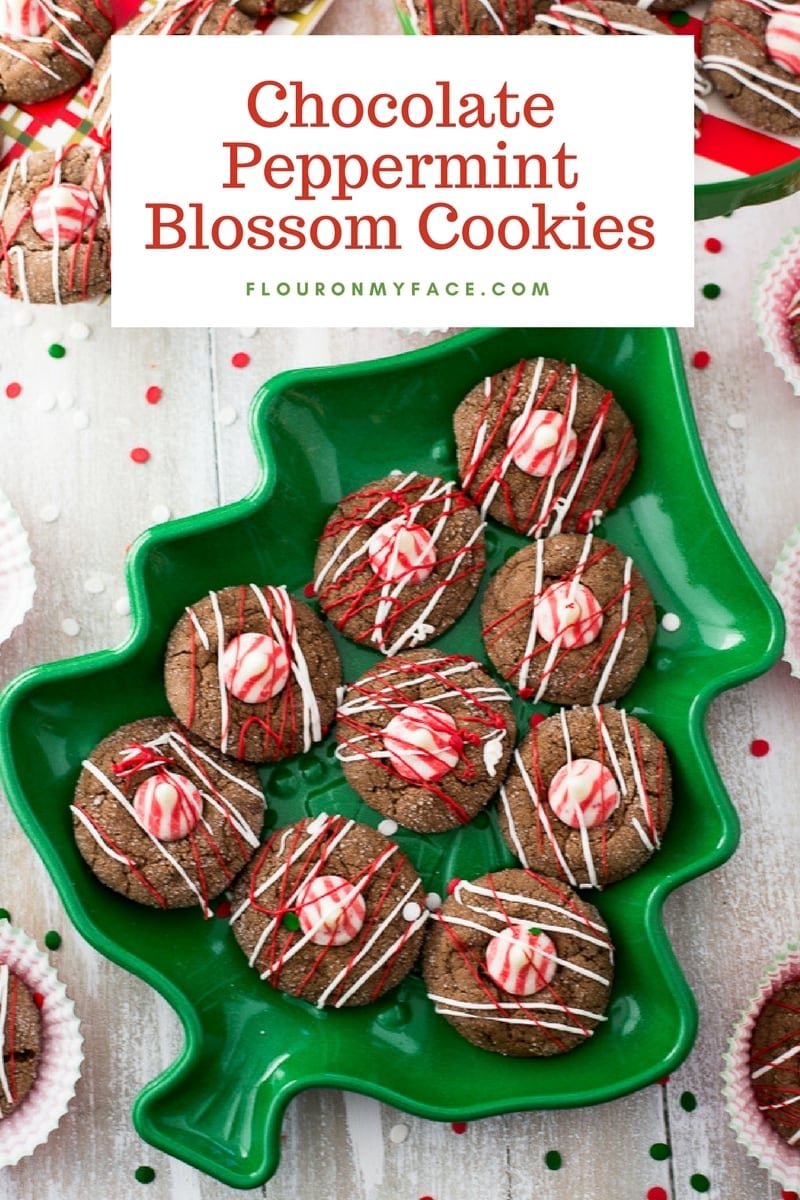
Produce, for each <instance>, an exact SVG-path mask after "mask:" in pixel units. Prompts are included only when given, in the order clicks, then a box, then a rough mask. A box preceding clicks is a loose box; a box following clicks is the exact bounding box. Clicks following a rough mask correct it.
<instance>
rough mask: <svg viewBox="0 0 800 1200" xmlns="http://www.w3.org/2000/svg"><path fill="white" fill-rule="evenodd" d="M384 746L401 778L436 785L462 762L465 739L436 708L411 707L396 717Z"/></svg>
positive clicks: (436, 706)
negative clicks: (461, 756)
mask: <svg viewBox="0 0 800 1200" xmlns="http://www.w3.org/2000/svg"><path fill="white" fill-rule="evenodd" d="M383 744H384V746H385V748H386V750H387V751H388V752H389V761H390V762H391V764H392V766H393V767H394V769H395V771H396V772H397V774H398V775H400V776H401V777H402V778H403V779H408V780H409V781H410V782H411V783H435V782H436V780H437V779H441V778H442V776H443V775H446V774H447V772H448V771H450V770H452V768H453V767H454V766H455V765H456V763H457V762H458V759H459V756H460V753H461V735H460V734H459V732H458V726H457V725H456V723H455V721H454V720H453V718H452V717H451V716H450V714H449V713H448V712H445V710H444V709H443V708H439V706H438V705H436V704H409V705H408V706H407V707H406V708H404V709H402V710H401V712H399V713H398V714H397V715H396V716H394V717H392V719H391V721H390V722H389V724H388V725H387V726H386V728H385V729H384V731H383Z"/></svg>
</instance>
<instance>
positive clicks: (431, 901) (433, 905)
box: [425, 892, 442, 912]
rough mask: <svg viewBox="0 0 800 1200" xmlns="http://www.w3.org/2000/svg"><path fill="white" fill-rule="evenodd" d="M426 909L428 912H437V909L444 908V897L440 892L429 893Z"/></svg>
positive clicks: (426, 899) (426, 898)
mask: <svg viewBox="0 0 800 1200" xmlns="http://www.w3.org/2000/svg"><path fill="white" fill-rule="evenodd" d="M425 907H426V908H427V910H428V912H436V910H437V909H439V908H441V907H442V897H441V896H440V895H439V893H438V892H428V894H427V896H426V897H425Z"/></svg>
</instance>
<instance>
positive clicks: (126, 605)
mask: <svg viewBox="0 0 800 1200" xmlns="http://www.w3.org/2000/svg"><path fill="white" fill-rule="evenodd" d="M130 611H131V602H130V600H129V599H128V597H127V596H117V598H116V600H115V601H114V612H116V613H119V615H120V616H121V617H127V616H128V614H129V613H130Z"/></svg>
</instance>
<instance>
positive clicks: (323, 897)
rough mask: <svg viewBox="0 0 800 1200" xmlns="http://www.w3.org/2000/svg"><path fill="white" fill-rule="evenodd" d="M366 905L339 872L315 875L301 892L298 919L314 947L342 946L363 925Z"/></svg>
mask: <svg viewBox="0 0 800 1200" xmlns="http://www.w3.org/2000/svg"><path fill="white" fill-rule="evenodd" d="M366 912H367V906H366V904H365V903H364V899H363V897H362V895H361V893H360V892H357V891H356V889H355V888H354V887H353V885H352V884H351V883H348V881H347V880H346V879H343V878H342V876H341V875H317V877H316V879H312V880H311V882H310V883H309V884H308V886H307V887H306V888H304V890H303V891H302V892H301V894H300V898H299V900H298V901H297V918H298V920H299V922H300V928H301V929H302V931H303V933H304V934H306V935H307V936H308V938H309V941H312V942H313V943H314V945H315V946H345V945H347V943H348V942H352V940H353V938H354V937H355V936H356V934H357V933H358V932H359V930H360V929H361V926H362V925H363V924H364V917H365V916H366Z"/></svg>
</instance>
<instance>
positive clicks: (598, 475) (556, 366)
mask: <svg viewBox="0 0 800 1200" xmlns="http://www.w3.org/2000/svg"><path fill="white" fill-rule="evenodd" d="M453 426H454V429H455V437H456V448H457V451H458V464H459V472H460V475H461V482H462V486H463V488H464V490H465V491H466V492H467V493H468V494H469V495H470V496H472V498H473V500H474V501H475V503H476V504H477V505H478V506H479V507H480V509H481V512H482V514H483V515H484V516H486V515H489V516H492V517H494V518H495V520H496V521H500V522H501V523H502V524H504V525H510V526H511V528H512V529H514V530H516V532H517V533H523V534H525V535H526V536H528V537H543V536H545V535H546V534H554V533H571V532H572V533H574V532H576V531H577V532H580V533H585V532H587V531H588V530H590V529H592V528H593V527H594V525H596V524H597V523H598V521H599V520H600V519H601V518H602V516H603V514H604V513H605V512H606V511H607V510H608V509H610V508H613V507H614V505H615V504H616V502H617V498H618V497H619V494H620V492H621V491H622V489H623V487H624V486H625V484H626V483H627V481H628V479H629V477H630V474H631V472H632V470H633V468H634V465H635V463H636V457H637V449H636V438H635V437H634V433H633V427H632V426H631V423H630V421H629V420H628V418H627V416H626V415H625V413H624V412H623V411H622V409H621V408H620V406H619V404H618V403H617V402H616V400H615V399H614V397H613V396H612V394H611V392H610V391H608V390H607V389H606V388H604V387H602V386H601V384H599V383H596V382H595V381H594V380H593V379H590V378H589V377H588V376H587V375H584V374H583V373H582V372H580V371H579V370H578V369H577V367H575V366H569V365H567V364H565V363H559V362H556V360H555V359H552V358H535V359H522V360H521V361H520V362H518V363H516V364H515V365H514V366H511V367H507V368H506V369H505V370H504V371H501V372H499V373H498V374H497V375H490V376H487V377H486V379H484V380H482V381H481V383H479V384H477V385H476V386H475V387H474V388H473V389H472V391H471V392H470V393H469V394H468V395H467V396H466V397H465V399H464V400H462V402H461V403H460V404H459V406H458V408H457V409H456V411H455V414H454V417H453Z"/></svg>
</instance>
